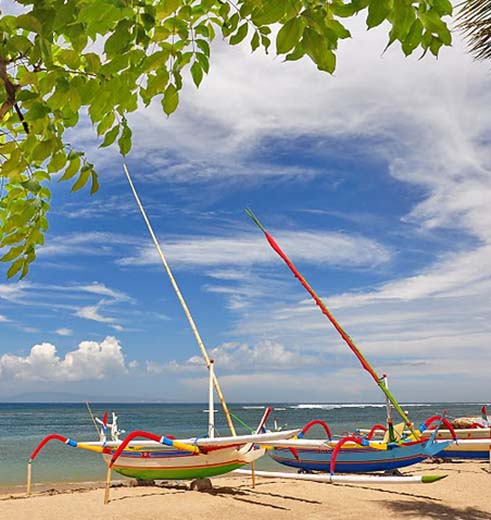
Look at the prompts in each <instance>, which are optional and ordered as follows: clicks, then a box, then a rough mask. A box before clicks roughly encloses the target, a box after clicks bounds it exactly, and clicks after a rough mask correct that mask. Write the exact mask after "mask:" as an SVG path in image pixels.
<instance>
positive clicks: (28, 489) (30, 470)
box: [26, 461, 32, 497]
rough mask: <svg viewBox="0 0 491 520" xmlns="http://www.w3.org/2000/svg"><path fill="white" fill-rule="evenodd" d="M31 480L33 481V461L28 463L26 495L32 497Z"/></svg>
mask: <svg viewBox="0 0 491 520" xmlns="http://www.w3.org/2000/svg"><path fill="white" fill-rule="evenodd" d="M31 479H32V465H31V461H29V462H28V463H27V490H26V495H27V496H28V497H30V496H31Z"/></svg>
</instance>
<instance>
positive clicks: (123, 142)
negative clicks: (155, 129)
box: [118, 122, 131, 155]
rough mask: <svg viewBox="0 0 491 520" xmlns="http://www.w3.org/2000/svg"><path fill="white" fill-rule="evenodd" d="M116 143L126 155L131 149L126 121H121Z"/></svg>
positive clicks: (129, 130) (129, 133)
mask: <svg viewBox="0 0 491 520" xmlns="http://www.w3.org/2000/svg"><path fill="white" fill-rule="evenodd" d="M118 145H119V151H120V152H121V154H122V155H126V154H127V153H128V152H129V151H130V150H131V129H130V127H129V126H128V125H127V124H126V122H125V123H123V131H122V132H121V137H120V138H119V139H118Z"/></svg>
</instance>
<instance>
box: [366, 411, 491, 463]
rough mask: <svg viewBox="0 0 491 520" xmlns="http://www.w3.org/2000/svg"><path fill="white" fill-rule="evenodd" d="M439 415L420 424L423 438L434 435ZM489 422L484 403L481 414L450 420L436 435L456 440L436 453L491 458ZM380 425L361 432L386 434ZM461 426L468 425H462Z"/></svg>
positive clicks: (455, 458)
mask: <svg viewBox="0 0 491 520" xmlns="http://www.w3.org/2000/svg"><path fill="white" fill-rule="evenodd" d="M438 418H439V416H432V417H429V418H428V419H426V421H424V422H423V423H422V424H421V425H420V426H419V432H420V434H421V438H422V439H428V438H429V437H430V435H431V433H432V430H433V429H434V427H433V423H434V422H435V421H436V420H438ZM488 424H489V417H488V415H487V413H486V408H485V407H484V406H483V408H482V416H481V417H459V418H455V419H453V420H451V421H448V423H447V424H444V425H442V426H441V427H440V428H439V430H438V432H437V434H436V437H435V438H436V440H439V441H452V442H451V443H450V444H449V445H448V446H447V447H446V448H445V449H443V450H441V451H439V452H437V453H436V454H435V455H434V456H435V457H438V458H441V459H449V460H459V459H474V460H488V459H489V460H491V428H490V427H489V426H488ZM378 426H379V427H378V428H377V430H376V431H375V430H373V428H372V430H368V429H360V430H359V432H360V433H361V434H364V435H367V434H368V435H370V438H372V437H374V436H375V438H377V437H380V435H382V434H384V433H385V430H386V428H385V427H384V426H383V425H378ZM402 426H403V425H402ZM458 426H468V427H466V428H459V427H458ZM406 434H407V435H408V434H409V432H407V431H406Z"/></svg>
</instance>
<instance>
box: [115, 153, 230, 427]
mask: <svg viewBox="0 0 491 520" xmlns="http://www.w3.org/2000/svg"><path fill="white" fill-rule="evenodd" d="M123 170H124V173H125V174H126V178H127V179H128V184H129V185H130V188H131V191H132V193H133V197H134V198H135V200H136V203H137V204H138V208H139V209H140V213H141V214H142V217H143V220H144V221H145V224H146V225H147V228H148V231H149V233H150V236H151V237H152V241H153V243H154V245H155V247H156V249H157V253H158V254H159V256H160V260H161V261H162V264H163V266H164V269H165V271H166V272H167V275H168V276H169V279H170V282H171V284H172V287H173V288H174V291H175V292H176V295H177V298H178V300H179V302H180V304H181V306H182V308H183V310H184V314H185V315H186V318H187V319H188V322H189V325H190V326H191V330H192V331H193V334H194V337H195V338H196V342H197V343H198V346H199V349H200V350H201V354H202V355H203V358H204V360H205V363H206V367H207V368H208V370H210V356H209V355H208V352H207V350H206V347H205V345H204V343H203V340H202V339H201V336H200V333H199V331H198V328H197V327H196V324H195V322H194V319H193V317H192V315H191V312H190V311H189V308H188V306H187V304H186V301H185V300H184V297H183V296H182V294H181V291H180V289H179V286H178V285H177V282H176V280H175V278H174V275H173V274H172V271H171V269H170V267H169V264H168V263H167V260H166V258H165V256H164V253H163V252H162V248H161V247H160V244H159V242H158V240H157V237H156V236H155V233H154V231H153V228H152V225H151V224H150V220H149V219H148V217H147V213H146V211H145V209H144V207H143V205H142V203H141V201H140V197H139V196H138V193H137V191H136V188H135V185H134V184H133V180H132V179H131V175H130V172H129V170H128V167H127V166H126V163H125V162H123ZM213 383H214V385H215V389H216V391H217V395H218V398H219V399H220V402H221V404H222V408H223V412H224V413H225V417H226V419H227V423H228V427H229V428H230V432H231V433H232V435H233V436H235V435H237V433H236V431H235V427H234V423H233V422H232V417H231V416H230V412H229V410H228V407H227V403H226V402H225V398H224V396H223V393H222V389H221V387H220V383H219V382H218V379H217V377H216V375H215V373H213Z"/></svg>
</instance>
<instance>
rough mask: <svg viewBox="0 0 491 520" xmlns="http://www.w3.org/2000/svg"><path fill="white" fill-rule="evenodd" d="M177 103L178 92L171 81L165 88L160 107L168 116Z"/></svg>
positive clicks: (173, 110)
mask: <svg viewBox="0 0 491 520" xmlns="http://www.w3.org/2000/svg"><path fill="white" fill-rule="evenodd" d="M178 104H179V93H178V92H177V89H176V87H175V85H173V84H172V83H171V84H170V85H169V86H168V87H167V88H166V89H165V92H164V97H163V99H162V108H163V109H164V112H165V113H166V114H167V115H168V116H170V115H171V114H172V113H173V112H175V110H176V108H177V105H178Z"/></svg>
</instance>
